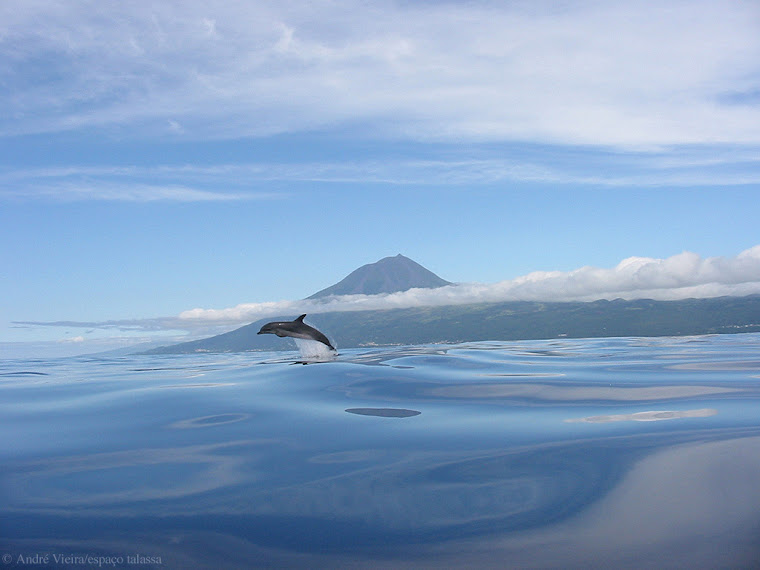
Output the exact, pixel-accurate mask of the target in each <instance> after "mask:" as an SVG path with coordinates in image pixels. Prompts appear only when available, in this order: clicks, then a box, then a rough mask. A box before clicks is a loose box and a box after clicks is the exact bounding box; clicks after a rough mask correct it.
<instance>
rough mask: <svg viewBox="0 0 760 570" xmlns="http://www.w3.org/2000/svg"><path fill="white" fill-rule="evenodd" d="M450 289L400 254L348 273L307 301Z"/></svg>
mask: <svg viewBox="0 0 760 570" xmlns="http://www.w3.org/2000/svg"><path fill="white" fill-rule="evenodd" d="M444 285H451V283H449V282H448V281H446V280H445V279H441V278H440V277H438V276H437V275H436V274H435V273H433V272H432V271H429V270H427V269H425V268H424V267H422V265H420V264H419V263H417V262H415V261H412V260H411V259H409V258H408V257H404V256H403V255H401V254H399V255H397V256H395V257H385V258H383V259H381V260H380V261H377V262H375V263H368V264H367V265H363V266H361V267H360V268H359V269H357V270H355V271H353V272H351V273H350V274H349V275H348V276H346V277H345V278H344V279H342V280H341V281H339V282H338V283H336V284H335V285H331V286H330V287H327V288H326V289H322V290H321V291H318V292H316V293H314V294H313V295H311V296H310V297H307V298H308V299H319V298H321V297H329V296H330V295H377V294H378V293H396V292H398V291H406V290H407V289H414V288H422V289H434V288H436V287H443V286H444Z"/></svg>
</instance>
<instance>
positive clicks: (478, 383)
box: [0, 334, 760, 568]
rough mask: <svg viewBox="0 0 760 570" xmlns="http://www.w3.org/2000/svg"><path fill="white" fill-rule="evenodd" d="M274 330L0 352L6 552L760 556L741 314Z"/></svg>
mask: <svg viewBox="0 0 760 570" xmlns="http://www.w3.org/2000/svg"><path fill="white" fill-rule="evenodd" d="M283 342H287V341H285V340H284V341H283ZM292 346H293V348H294V350H293V352H281V353H244V354H221V355H217V354H200V355H190V356H187V355H184V356H129V357H119V358H106V357H102V358H99V357H79V358H65V359H51V360H6V361H4V362H2V364H0V411H1V412H2V414H1V415H0V418H2V419H1V420H0V421H1V423H0V425H1V426H2V427H1V428H0V442H2V444H0V454H1V456H2V457H1V461H0V496H1V497H2V500H1V501H0V556H2V559H3V565H4V566H5V567H9V568H15V567H25V568H29V567H61V568H63V567H70V568H89V567H120V568H121V567H123V568H138V567H139V568H260V567H261V568H266V567H274V568H367V567H369V568H473V567H477V568H589V567H596V568H642V567H650V568H757V567H760V335H756V334H743V335H724V336H706V337H686V338H613V339H582V340H575V339H573V340H570V339H560V340H551V341H529V342H478V343H468V344H458V345H428V346H406V347H392V348H364V349H349V350H342V351H341V352H340V354H339V355H338V356H337V357H336V358H334V359H322V361H320V359H319V358H312V359H307V360H305V359H303V358H302V357H301V355H300V354H299V353H298V352H297V351H296V350H295V346H294V345H292ZM312 356H314V355H312Z"/></svg>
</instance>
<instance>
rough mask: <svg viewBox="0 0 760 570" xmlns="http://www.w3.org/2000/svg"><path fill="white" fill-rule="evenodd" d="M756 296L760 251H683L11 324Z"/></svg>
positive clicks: (177, 323)
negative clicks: (603, 263)
mask: <svg viewBox="0 0 760 570" xmlns="http://www.w3.org/2000/svg"><path fill="white" fill-rule="evenodd" d="M751 294H760V245H756V246H754V247H752V248H750V249H748V250H746V251H743V252H741V253H740V254H739V255H737V256H736V257H708V258H702V257H700V256H699V255H697V254H696V253H691V252H683V253H680V254H678V255H674V256H672V257H669V258H667V259H653V258H648V257H630V258H627V259H624V260H623V261H621V262H620V263H618V264H617V265H616V266H615V267H613V268H607V269H603V268H597V267H589V266H587V267H581V268H579V269H576V270H574V271H567V272H563V271H536V272H533V273H529V274H528V275H524V276H521V277H517V278H515V279H510V280H506V281H500V282H498V283H491V284H487V283H457V284H453V285H449V286H446V287H439V288H437V289H410V290H408V291H402V292H399V293H390V294H381V295H338V296H331V297H326V298H322V299H304V300H282V301H270V302H263V303H242V304H240V305H236V306H235V307H229V308H224V309H205V308H195V309H190V310H187V311H183V312H182V313H180V314H179V315H176V316H169V317H156V318H146V319H126V320H123V319H122V320H113V321H101V322H92V321H86V322H85V321H73V320H71V321H55V322H39V321H17V322H15V324H16V325H24V326H58V327H68V328H77V327H80V328H81V327H86V328H89V329H110V330H118V331H128V332H131V333H134V332H138V331H150V332H161V331H188V332H190V333H192V334H195V335H212V334H217V333H219V332H223V331H224V330H229V329H230V328H232V327H236V326H240V325H243V324H247V323H250V322H252V321H255V320H258V319H263V318H267V317H275V316H290V315H292V316H295V315H298V314H300V313H326V312H332V311H364V310H383V309H403V308H410V307H424V306H444V305H463V304H470V303H491V302H494V303H495V302H506V301H547V302H550V301H595V300H599V299H609V300H612V299H617V298H622V299H657V300H677V299H687V298H709V297H719V296H723V295H734V296H743V295H751Z"/></svg>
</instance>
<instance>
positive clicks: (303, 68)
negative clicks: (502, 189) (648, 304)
mask: <svg viewBox="0 0 760 570" xmlns="http://www.w3.org/2000/svg"><path fill="white" fill-rule="evenodd" d="M759 13H760V9H759V8H758V6H757V4H756V3H755V2H746V1H742V0H726V1H724V2H720V3H716V2H710V1H707V0H704V1H693V0H690V1H679V0H675V1H671V2H666V3H663V2H653V1H650V0H632V1H630V2H593V1H590V2H583V1H582V2H572V3H561V4H558V3H556V2H550V1H541V0H537V1H536V2H502V3H499V2H477V1H476V2H467V3H456V2H421V3H414V2H392V1H380V2H372V3H367V2H360V1H356V0H347V1H345V2H337V3H336V2H330V1H328V0H324V1H322V0H315V1H313V2H307V3H305V2H297V1H287V0H283V1H282V2H276V3H272V2H255V1H254V2H237V1H233V0H221V1H218V2H213V3H209V2H201V1H200V0H183V1H179V0H166V1H164V2H161V3H160V4H156V3H148V2H143V1H135V2H115V3H113V2H112V3H103V2H102V1H100V0H70V1H67V2H60V1H55V0H41V1H35V2H11V3H4V4H2V5H0V50H2V53H3V63H2V65H0V82H1V83H2V84H3V85H4V86H5V89H3V90H2V93H0V104H1V105H2V107H3V109H4V111H5V112H4V113H3V118H2V119H0V134H5V135H13V134H23V133H43V132H61V131H72V130H83V129H92V128H96V129H99V128H109V129H117V130H118V132H119V133H120V134H121V135H123V134H128V135H130V136H157V135H163V136H166V137H180V138H182V137H189V138H195V139H208V138H213V137H216V138H238V137H245V136H265V135H270V134H274V133H289V132H304V131H312V130H314V129H324V128H334V127H336V126H341V125H342V126H347V125H352V126H354V127H356V126H357V125H359V126H361V129H362V130H365V132H370V131H367V130H366V129H368V128H371V132H373V133H374V134H375V135H377V134H385V135H391V136H395V137H398V136H400V137H405V138H411V139H415V140H444V141H450V140H456V141H461V140H480V141H492V140H533V141H542V142H550V143H562V144H595V145H597V144H601V145H610V146H637V145H644V146H647V145H663V144H689V143H706V142H709V143H721V142H723V143H725V142H731V143H758V142H760V108H759V107H758V106H757V101H758V92H760V88H759V87H758V83H757V77H758V71H760V63H758V62H760V34H758V33H757V31H758V30H757V21H758V14H759Z"/></svg>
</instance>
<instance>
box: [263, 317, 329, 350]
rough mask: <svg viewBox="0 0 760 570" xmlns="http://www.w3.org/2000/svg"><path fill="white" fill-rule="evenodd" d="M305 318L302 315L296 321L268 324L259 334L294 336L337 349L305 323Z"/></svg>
mask: <svg viewBox="0 0 760 570" xmlns="http://www.w3.org/2000/svg"><path fill="white" fill-rule="evenodd" d="M305 316H306V315H305V314H304V315H301V316H300V317H298V318H297V319H295V320H294V321H282V322H273V323H267V324H265V325H264V326H263V327H261V330H260V331H259V332H258V333H257V334H276V335H277V336H292V337H293V338H305V339H308V340H316V341H318V342H321V343H322V344H326V345H327V346H328V347H330V348H331V349H333V350H335V347H334V346H333V345H331V344H330V341H329V340H327V337H326V336H325V335H323V334H322V333H321V332H319V331H318V330H317V329H315V328H314V327H310V326H309V325H307V324H305V323H304V322H303V318H304V317H305Z"/></svg>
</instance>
